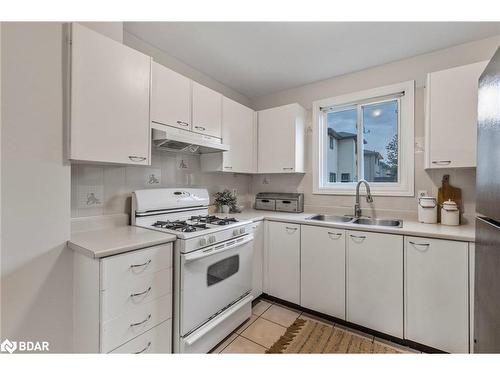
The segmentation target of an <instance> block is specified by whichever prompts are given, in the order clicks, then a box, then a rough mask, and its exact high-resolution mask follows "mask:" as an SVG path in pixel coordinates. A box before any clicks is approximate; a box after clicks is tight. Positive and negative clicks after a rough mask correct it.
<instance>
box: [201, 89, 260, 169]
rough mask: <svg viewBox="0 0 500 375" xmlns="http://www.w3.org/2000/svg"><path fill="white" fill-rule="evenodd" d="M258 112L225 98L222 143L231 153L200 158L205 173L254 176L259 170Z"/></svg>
mask: <svg viewBox="0 0 500 375" xmlns="http://www.w3.org/2000/svg"><path fill="white" fill-rule="evenodd" d="M255 120H256V114H255V111H254V110H252V109H250V108H248V107H245V106H244V105H242V104H240V103H237V102H235V101H234V100H231V99H228V98H226V97H223V98H222V141H223V143H225V144H228V145H229V146H230V150H229V151H226V152H222V153H213V154H204V155H202V156H201V167H202V169H203V170H205V171H222V172H234V173H255V172H256V169H257V153H256V150H255V146H256V137H257V129H256V121H255Z"/></svg>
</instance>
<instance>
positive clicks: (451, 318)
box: [405, 237, 469, 353]
mask: <svg viewBox="0 0 500 375" xmlns="http://www.w3.org/2000/svg"><path fill="white" fill-rule="evenodd" d="M405 249H406V254H405V258H406V259H405V285H406V287H405V304H406V306H405V307H406V309H405V310H406V319H405V323H406V327H405V336H406V338H407V339H409V340H412V341H416V342H419V343H421V344H424V345H428V346H431V347H433V348H437V349H441V350H444V351H447V352H451V353H467V352H468V351H469V341H468V340H469V294H468V293H469V285H468V283H469V277H468V261H469V259H468V244H467V243H466V242H457V241H446V240H437V239H429V238H418V237H406V238H405Z"/></svg>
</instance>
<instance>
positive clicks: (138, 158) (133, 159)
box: [128, 155, 146, 162]
mask: <svg viewBox="0 0 500 375" xmlns="http://www.w3.org/2000/svg"><path fill="white" fill-rule="evenodd" d="M128 158H129V159H130V160H132V161H135V162H140V161H144V160H146V157H145V156H135V155H129V157H128Z"/></svg>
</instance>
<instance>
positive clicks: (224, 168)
mask: <svg viewBox="0 0 500 375" xmlns="http://www.w3.org/2000/svg"><path fill="white" fill-rule="evenodd" d="M224 169H233V167H224Z"/></svg>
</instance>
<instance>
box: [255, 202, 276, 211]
mask: <svg viewBox="0 0 500 375" xmlns="http://www.w3.org/2000/svg"><path fill="white" fill-rule="evenodd" d="M255 209H257V210H270V211H274V210H275V209H276V201H275V200H274V199H256V200H255Z"/></svg>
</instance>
